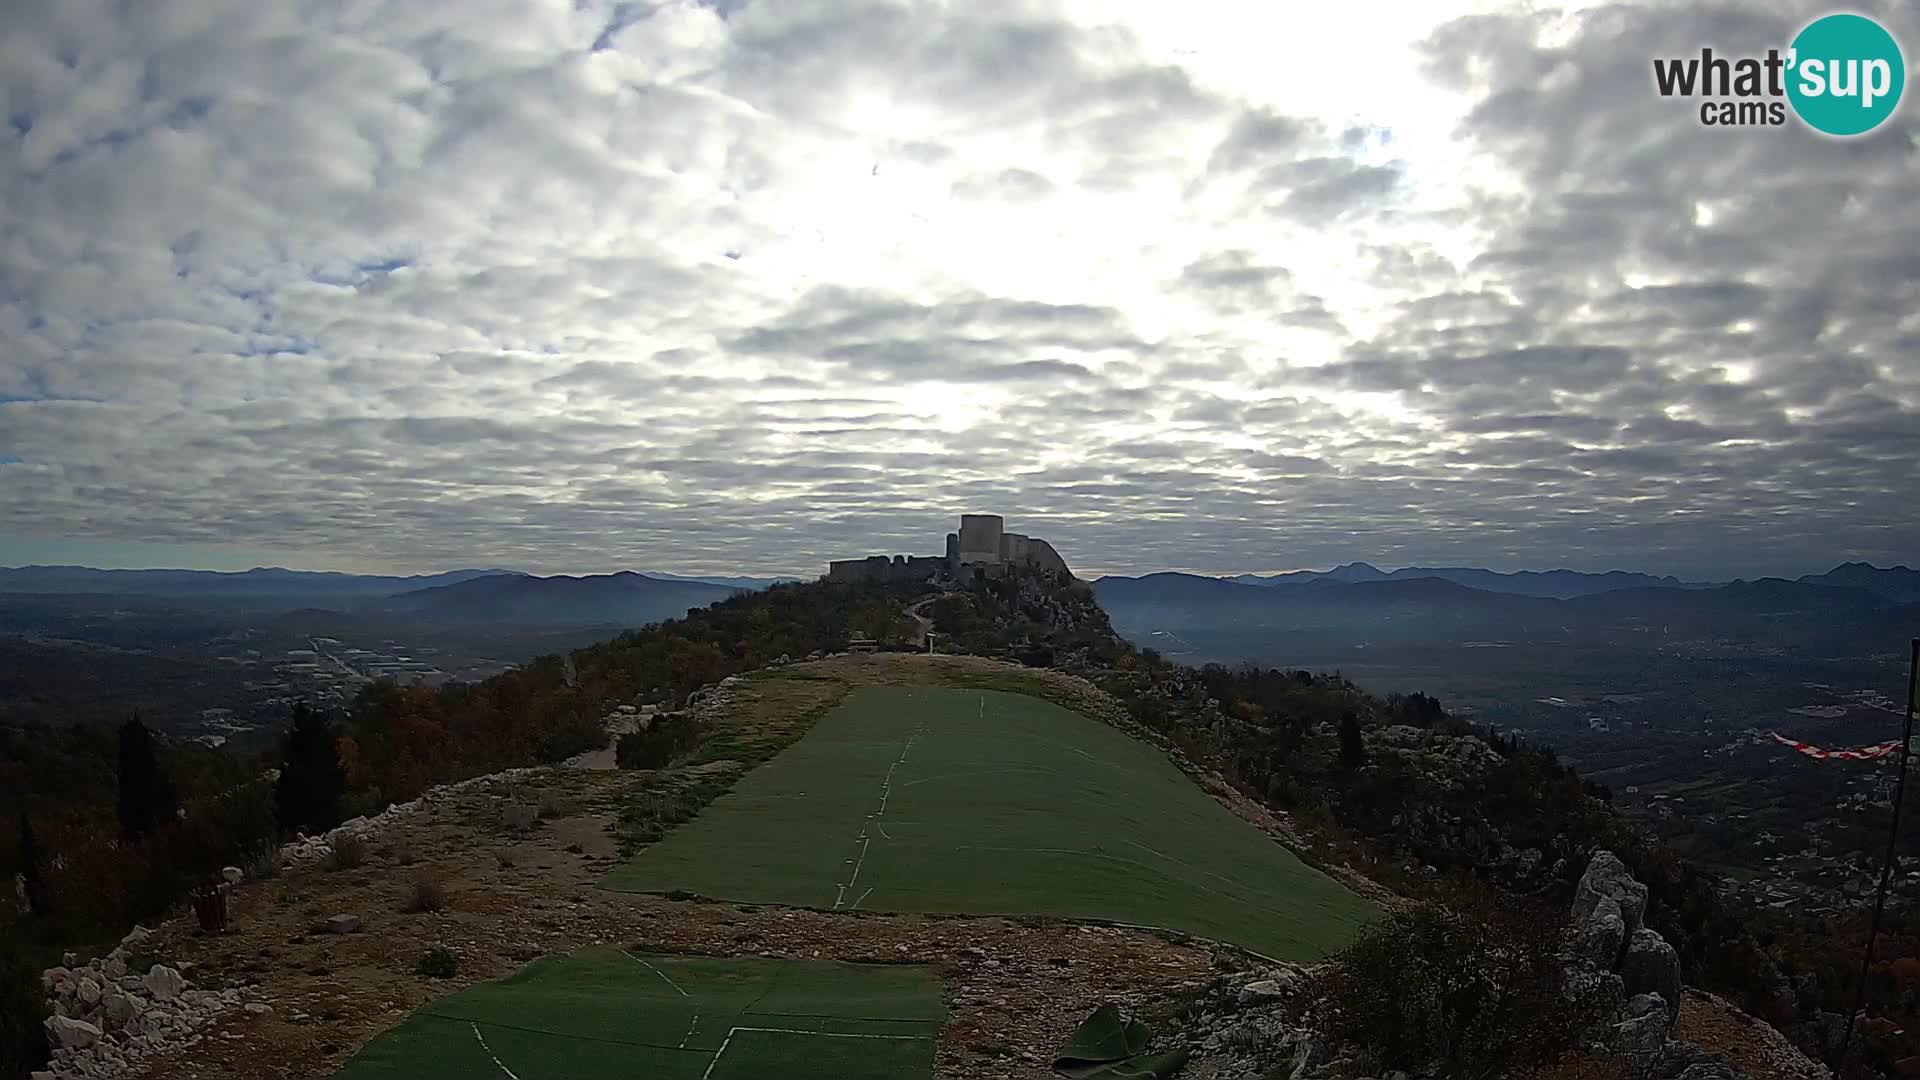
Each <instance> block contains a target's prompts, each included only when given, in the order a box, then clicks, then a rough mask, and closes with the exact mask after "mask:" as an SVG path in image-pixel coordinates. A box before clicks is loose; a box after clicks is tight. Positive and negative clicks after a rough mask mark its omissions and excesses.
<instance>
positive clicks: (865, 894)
mask: <svg viewBox="0 0 1920 1080" xmlns="http://www.w3.org/2000/svg"><path fill="white" fill-rule="evenodd" d="M872 895H873V886H871V885H869V886H867V891H866V892H863V893H861V894H860V899H858V900H855V901H854V902H853V906H854V907H856V908H857V907H859V906H860V905H861V904H864V903H866V902H867V897H869V896H872Z"/></svg>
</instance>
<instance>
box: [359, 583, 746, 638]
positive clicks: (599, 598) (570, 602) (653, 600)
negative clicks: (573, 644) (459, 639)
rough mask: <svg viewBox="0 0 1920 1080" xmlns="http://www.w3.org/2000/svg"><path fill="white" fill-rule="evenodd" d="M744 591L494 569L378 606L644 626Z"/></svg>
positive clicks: (537, 622)
mask: <svg viewBox="0 0 1920 1080" xmlns="http://www.w3.org/2000/svg"><path fill="white" fill-rule="evenodd" d="M742 591H745V590H742V589H739V588H735V587H731V586H726V585H713V584H709V583H707V582H704V581H688V580H661V579H659V578H655V577H649V576H648V575H645V574H636V573H634V572H633V571H631V570H627V571H622V572H621V573H618V574H598V575H593V576H589V577H568V576H565V575H557V576H554V577H534V576H532V575H529V574H497V575H492V576H488V577H477V578H470V579H468V580H466V581H459V582H455V583H453V584H450V585H438V586H434V587H432V588H426V589H415V590H412V591H409V592H404V593H400V594H397V595H394V596H390V597H387V598H386V599H385V600H384V601H382V602H381V603H380V604H379V605H378V610H380V611H382V612H384V613H387V614H393V615H404V616H412V617H415V618H422V619H430V620H460V621H465V622H488V623H518V624H521V625H526V626H596V625H606V626H626V627H631V626H640V625H643V624H645V623H650V622H658V621H661V620H663V619H677V618H680V617H682V616H684V615H686V613H687V610H688V609H689V608H698V607H706V606H707V605H708V604H711V603H714V602H715V601H718V600H725V599H726V598H727V597H729V596H733V595H734V594H736V593H739V592H742Z"/></svg>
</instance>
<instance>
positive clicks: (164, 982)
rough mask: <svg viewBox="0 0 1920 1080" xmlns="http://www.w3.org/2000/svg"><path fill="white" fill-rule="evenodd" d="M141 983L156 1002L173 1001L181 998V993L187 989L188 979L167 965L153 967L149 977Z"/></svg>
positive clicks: (148, 973) (148, 974)
mask: <svg viewBox="0 0 1920 1080" xmlns="http://www.w3.org/2000/svg"><path fill="white" fill-rule="evenodd" d="M141 981H142V982H143V983H144V984H145V986H146V988H147V993H149V994H152V995H153V999H154V1000H155V1001H172V1000H173V999H174V998H176V997H178V996H180V991H182V990H185V989H186V988H187V980H186V977H185V976H183V975H181V974H180V973H179V972H178V971H176V970H174V969H173V968H170V967H168V966H167V965H165V964H155V965H153V969H152V970H151V971H148V972H147V977H146V978H145V979H143V980H141Z"/></svg>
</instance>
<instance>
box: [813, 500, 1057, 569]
mask: <svg viewBox="0 0 1920 1080" xmlns="http://www.w3.org/2000/svg"><path fill="white" fill-rule="evenodd" d="M1005 526H1006V522H1005V521H1004V520H1003V519H1002V518H1001V517H1000V515H999V514H962V515H960V531H959V532H957V533H948V534H947V553H946V554H945V555H894V556H886V555H869V556H867V557H866V558H864V559H836V560H834V561H833V562H831V563H828V564H827V580H828V581H867V582H894V581H899V582H916V583H917V582H923V581H931V580H933V579H935V578H945V579H947V580H951V581H975V580H980V579H983V578H990V577H999V576H1001V575H1003V574H1005V573H1006V572H1007V570H1008V569H1009V568H1010V567H1026V568H1029V569H1032V570H1039V571H1052V572H1055V573H1058V574H1060V575H1061V576H1063V577H1066V578H1069V579H1071V578H1072V577H1073V571H1071V570H1069V569H1067V561H1066V560H1065V559H1062V558H1061V557H1060V553H1059V552H1057V551H1055V550H1053V545H1052V544H1049V543H1047V542H1046V541H1045V540H1042V539H1040V538H1039V537H1037V536H1023V535H1021V534H1020V533H1010V532H1007V531H1006V527H1005Z"/></svg>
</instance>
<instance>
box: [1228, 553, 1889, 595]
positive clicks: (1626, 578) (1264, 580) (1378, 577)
mask: <svg viewBox="0 0 1920 1080" xmlns="http://www.w3.org/2000/svg"><path fill="white" fill-rule="evenodd" d="M1416 578H1439V579H1440V580H1442V581H1451V582H1454V583H1455V584H1459V585H1466V586H1468V587H1470V588H1475V589H1483V590H1485V591H1487V592H1496V593H1511V594H1513V595H1516V596H1550V597H1553V598H1555V599H1558V600H1569V599H1572V598H1573V597H1576V596H1591V595H1593V594H1594V593H1604V592H1618V591H1620V590H1622V589H1713V588H1719V587H1721V586H1724V585H1730V584H1734V582H1726V581H1682V580H1680V579H1679V578H1676V577H1672V576H1667V577H1655V576H1653V575H1652V574H1637V573H1633V572H1631V571H1626V570H1609V571H1607V572H1606V573H1604V574H1586V573H1581V572H1580V571H1577V570H1546V571H1539V570H1521V571H1519V572H1517V573H1501V572H1499V571H1495V570H1482V569H1479V568H1478V567H1471V566H1407V567H1402V568H1400V569H1398V570H1394V571H1385V570H1381V569H1379V568H1378V567H1375V566H1373V565H1371V564H1370V563H1364V562H1351V563H1347V564H1346V565H1344V566H1336V567H1334V568H1333V569H1331V570H1325V571H1322V570H1296V571H1294V572H1293V573H1290V574H1267V575H1260V574H1238V575H1236V576H1234V577H1231V578H1227V579H1226V580H1228V581H1234V582H1238V583H1240V584H1242V585H1260V586H1265V587H1269V588H1273V587H1282V586H1300V585H1325V584H1328V583H1342V584H1353V583H1356V582H1362V581H1408V580H1412V579H1416ZM1770 580H1780V579H1770ZM1795 580H1796V581H1798V582H1800V583H1802V584H1806V585H1833V586H1840V587H1845V588H1854V589H1865V590H1867V591H1868V592H1873V593H1879V594H1880V595H1882V596H1885V597H1887V598H1889V599H1892V600H1897V601H1900V602H1902V603H1910V602H1914V601H1920V570H1913V569H1910V568H1908V567H1905V566H1895V567H1889V568H1885V569H1883V568H1881V567H1877V566H1873V565H1872V564H1870V563H1857V562H1855V563H1842V564H1840V565H1839V566H1836V567H1834V568H1833V569H1832V570H1829V571H1827V572H1826V573H1824V574H1803V575H1801V576H1800V577H1799V578H1797V579H1795Z"/></svg>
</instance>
